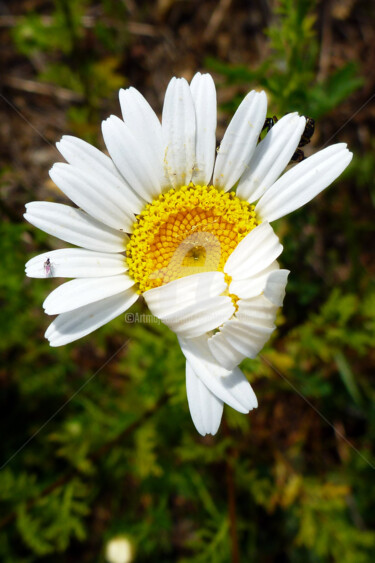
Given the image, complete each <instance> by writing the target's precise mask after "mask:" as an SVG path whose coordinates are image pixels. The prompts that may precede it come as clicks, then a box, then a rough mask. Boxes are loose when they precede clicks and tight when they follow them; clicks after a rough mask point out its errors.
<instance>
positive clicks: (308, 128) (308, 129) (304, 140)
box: [290, 117, 315, 162]
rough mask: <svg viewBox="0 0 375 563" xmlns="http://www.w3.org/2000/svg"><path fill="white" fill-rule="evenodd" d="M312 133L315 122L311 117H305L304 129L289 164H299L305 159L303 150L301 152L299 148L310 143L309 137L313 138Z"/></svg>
mask: <svg viewBox="0 0 375 563" xmlns="http://www.w3.org/2000/svg"><path fill="white" fill-rule="evenodd" d="M314 131H315V120H314V119H312V117H307V118H306V125H305V129H304V130H303V133H302V136H301V140H300V142H299V143H298V149H297V150H296V152H295V153H294V155H293V156H292V158H291V160H290V162H301V161H302V160H304V159H305V158H306V157H305V154H304V152H303V150H301V147H304V146H305V145H307V144H308V143H309V142H310V141H311V137H312V136H313V134H314Z"/></svg>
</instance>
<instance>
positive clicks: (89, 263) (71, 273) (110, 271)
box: [25, 248, 128, 278]
mask: <svg viewBox="0 0 375 563" xmlns="http://www.w3.org/2000/svg"><path fill="white" fill-rule="evenodd" d="M48 259H49V261H50V268H49V269H48V268H47V267H46V266H45V263H46V261H47V260H48ZM25 268H26V275H27V276H29V278H99V277H103V276H115V275H117V274H122V273H123V272H126V270H127V269H128V266H127V264H126V259H125V256H123V255H122V254H107V253H104V252H93V251H92V250H84V249H82V248H61V249H59V250H52V251H51V252H44V253H43V254H39V255H38V256H35V257H34V258H31V260H29V261H28V262H27V264H26V266H25Z"/></svg>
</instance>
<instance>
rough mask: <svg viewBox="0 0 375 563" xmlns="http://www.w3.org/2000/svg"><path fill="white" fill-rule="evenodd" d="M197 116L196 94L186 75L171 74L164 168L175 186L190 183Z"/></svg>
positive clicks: (164, 128) (164, 127) (166, 105)
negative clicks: (191, 89)
mask: <svg viewBox="0 0 375 563" xmlns="http://www.w3.org/2000/svg"><path fill="white" fill-rule="evenodd" d="M195 130H196V118H195V109H194V103H193V98H192V95H191V91H190V88H189V85H188V83H187V82H186V80H185V79H184V78H172V80H171V81H170V83H169V84H168V88H167V91H166V93H165V99H164V107H163V117H162V132H163V140H164V169H165V173H166V175H167V176H168V177H169V181H170V183H171V185H172V186H173V187H174V188H177V187H180V186H184V185H188V184H189V182H190V181H191V179H192V175H193V169H194V164H195Z"/></svg>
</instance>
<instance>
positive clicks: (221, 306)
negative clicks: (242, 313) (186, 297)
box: [151, 296, 235, 338]
mask: <svg viewBox="0 0 375 563" xmlns="http://www.w3.org/2000/svg"><path fill="white" fill-rule="evenodd" d="M180 307H181V308H180V310H178V311H175V312H174V313H169V314H165V315H164V316H159V318H160V319H161V320H162V321H163V323H164V324H165V325H167V327H168V328H170V329H171V330H173V332H176V333H177V334H178V335H180V336H183V337H184V338H196V337H197V336H201V335H202V334H205V333H206V332H209V331H210V330H214V329H215V328H217V327H219V326H220V325H222V324H223V323H224V322H225V321H227V320H228V319H230V318H231V317H232V315H233V313H234V312H235V308H234V305H233V303H232V300H231V298H230V297H224V296H219V297H211V298H208V299H207V298H206V299H204V298H202V297H198V300H197V302H196V303H194V304H192V305H189V306H188V307H186V306H185V304H184V303H181V304H180ZM151 312H152V313H153V314H154V315H155V313H154V311H153V310H152V309H151Z"/></svg>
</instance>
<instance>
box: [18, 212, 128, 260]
mask: <svg viewBox="0 0 375 563" xmlns="http://www.w3.org/2000/svg"><path fill="white" fill-rule="evenodd" d="M24 217H25V219H26V220H27V221H29V223H31V224H32V225H34V226H35V227H37V228H38V229H42V231H45V232H46V233H48V234H49V235H52V236H54V237H57V238H59V239H61V240H65V241H66V242H70V243H71V244H76V245H77V246H82V247H83V248H87V249H89V250H97V251H98V252H124V250H125V248H126V244H127V242H128V240H129V239H128V237H127V236H126V235H125V234H124V233H121V232H119V231H115V230H114V229H111V228H110V227H107V226H106V225H103V223H100V222H99V221H96V219H93V218H92V217H90V216H89V215H87V213H85V212H84V211H81V210H80V209H75V208H74V207H70V206H69V205H63V204H62V203H52V202H49V201H33V202H31V203H27V204H26V213H25V214H24Z"/></svg>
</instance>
